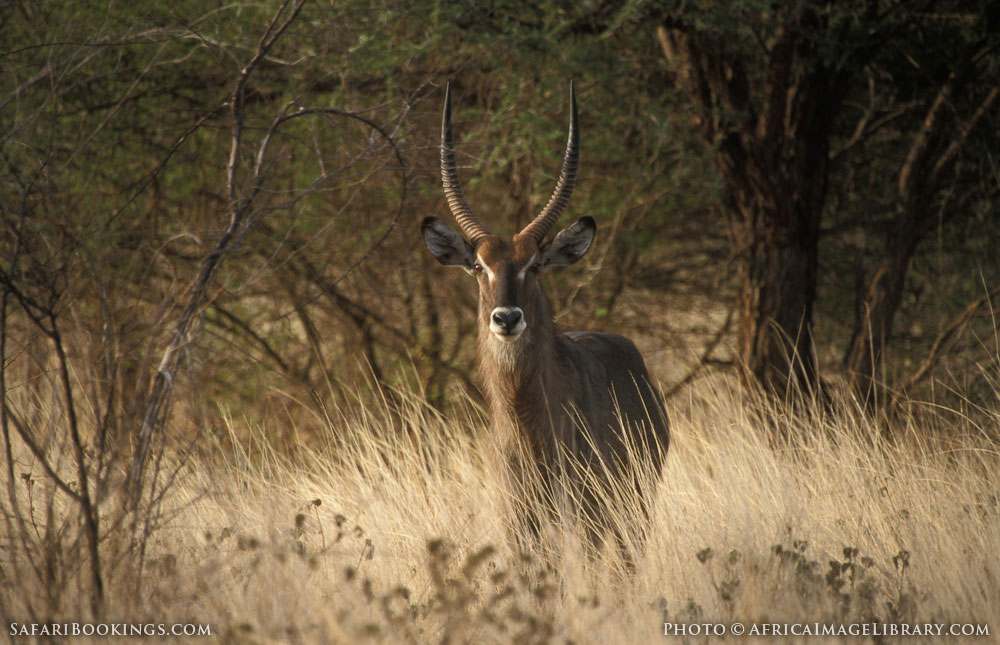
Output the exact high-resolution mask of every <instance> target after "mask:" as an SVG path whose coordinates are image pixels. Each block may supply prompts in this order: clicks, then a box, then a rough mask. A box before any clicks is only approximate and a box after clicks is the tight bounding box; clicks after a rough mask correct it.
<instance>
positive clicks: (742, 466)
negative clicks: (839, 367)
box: [0, 379, 1000, 645]
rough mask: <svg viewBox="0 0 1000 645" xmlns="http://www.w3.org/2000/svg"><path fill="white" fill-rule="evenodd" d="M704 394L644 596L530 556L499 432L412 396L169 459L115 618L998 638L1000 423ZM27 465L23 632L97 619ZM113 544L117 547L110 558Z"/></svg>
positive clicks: (346, 631)
mask: <svg viewBox="0 0 1000 645" xmlns="http://www.w3.org/2000/svg"><path fill="white" fill-rule="evenodd" d="M685 397H686V398H682V399H681V398H675V399H673V400H672V401H670V405H669V411H670V414H671V417H672V443H671V447H670V452H669V455H668V457H667V460H666V465H665V467H664V471H663V475H662V481H661V483H660V486H659V489H658V494H657V499H656V501H655V503H654V504H653V507H652V508H653V510H652V514H651V515H652V519H651V528H650V531H649V535H648V538H647V542H646V544H645V545H644V546H641V545H633V547H634V548H636V549H637V550H638V551H639V552H640V555H639V556H638V561H637V570H636V571H635V573H634V574H633V575H628V574H623V572H622V566H621V561H620V558H619V555H618V553H617V551H616V550H615V549H610V548H609V549H605V551H604V552H602V553H601V554H599V555H588V553H587V551H586V549H585V547H584V544H585V543H584V541H583V538H582V537H581V535H580V531H579V527H577V526H576V525H575V523H574V522H573V521H572V520H571V519H569V518H567V520H566V521H565V522H560V523H558V524H556V525H553V526H550V527H548V528H547V531H546V533H547V535H546V539H545V540H544V543H545V545H546V548H545V550H544V552H542V551H540V552H538V553H529V554H519V553H515V550H514V548H513V547H512V541H511V540H510V538H509V530H510V526H509V523H508V520H507V518H506V517H505V516H504V513H503V510H502V509H503V507H504V499H503V495H504V493H503V491H502V489H501V488H500V486H499V485H498V481H497V478H496V476H495V473H493V472H491V471H490V469H489V468H488V467H487V466H485V464H486V463H488V460H487V459H485V457H484V452H483V448H482V447H481V446H482V445H483V443H484V442H482V441H481V438H482V436H483V434H484V433H487V432H489V430H488V428H487V426H486V424H485V422H484V420H483V418H482V416H481V415H480V414H479V413H478V412H477V411H476V410H475V409H474V408H473V406H471V405H468V406H466V407H465V408H464V409H463V411H460V412H458V413H455V414H454V415H452V416H451V417H450V418H444V417H442V416H441V415H440V414H438V413H436V412H434V411H432V410H430V409H428V408H427V407H425V406H424V405H423V404H422V403H421V402H420V401H419V399H418V397H417V396H415V395H407V394H401V395H398V396H396V397H394V401H395V403H394V406H395V408H396V409H395V410H393V411H392V412H390V410H389V409H388V408H389V407H390V406H389V404H388V403H386V404H385V405H383V406H374V407H370V408H369V409H367V410H361V411H354V412H349V411H330V412H329V414H327V415H326V417H325V418H324V420H323V424H324V427H325V428H326V432H328V433H329V434H328V437H327V440H326V443H325V445H323V446H321V447H319V448H316V447H305V446H302V447H301V449H299V450H297V451H295V452H294V454H289V453H288V451H287V450H278V449H276V448H274V447H273V446H272V444H271V443H270V442H269V440H268V437H269V436H270V435H271V434H272V428H271V427H269V426H271V425H273V424H280V423H283V422H284V421H282V420H280V419H246V418H241V417H239V416H232V417H229V418H228V421H227V424H226V428H225V432H224V433H223V435H224V434H225V433H229V435H230V437H226V436H221V437H216V439H215V440H216V441H218V442H219V445H218V446H213V445H207V444H206V443H205V442H207V441H208V440H207V439H205V440H203V441H202V444H201V445H200V446H199V450H198V451H197V452H198V456H191V455H188V456H187V457H182V453H181V451H179V450H178V451H176V452H175V453H173V454H168V460H171V461H173V462H174V463H175V464H179V465H180V470H179V476H178V477H177V479H176V480H175V481H174V482H173V483H172V484H171V486H170V487H169V488H168V490H167V493H166V496H165V498H164V502H163V505H162V509H161V510H162V515H161V516H160V517H159V518H158V526H159V528H157V529H156V530H155V531H154V532H153V533H152V534H151V535H150V536H149V538H148V540H147V544H146V548H145V557H144V560H143V563H142V564H143V567H142V569H141V574H138V575H137V573H136V572H137V570H138V569H137V566H138V565H137V562H136V561H135V559H134V558H133V559H116V558H112V557H109V558H107V559H106V562H105V563H104V564H103V567H104V579H105V586H106V589H107V590H106V602H105V607H106V616H105V617H104V620H106V621H119V622H131V623H137V622H143V623H145V622H156V623H208V624H210V625H211V626H212V631H213V634H214V638H215V639H216V640H217V641H219V642H250V643H253V642H259V643H277V642H290V643H292V642H294V643H355V642H373V643H397V642H398V643H517V644H518V645H524V644H525V643H568V642H573V643H644V642H650V641H654V640H656V639H660V638H663V630H664V623H665V622H670V623H689V624H694V623H706V622H707V623H714V622H722V623H727V624H729V623H732V622H734V621H740V622H743V623H745V624H747V625H750V624H751V623H754V622H757V623H761V622H768V623H770V622H778V623H786V622H807V623H810V624H811V623H815V622H820V623H835V624H841V623H851V622H870V621H880V622H894V623H903V622H905V623H929V622H934V623H979V624H987V625H989V628H990V630H991V631H990V633H991V634H992V635H993V636H992V637H991V638H996V636H995V634H996V633H997V630H1000V593H998V591H997V590H998V588H1000V558H998V557H997V554H998V553H1000V441H998V437H1000V416H998V415H997V413H996V412H995V411H994V412H989V411H979V413H978V414H977V416H976V417H975V418H973V417H972V416H970V415H964V414H961V413H959V412H957V411H954V410H943V409H924V408H922V407H921V406H918V405H917V404H913V406H911V409H910V413H909V414H908V415H906V416H904V417H902V418H899V419H896V420H894V421H892V422H885V421H873V420H871V419H870V418H869V417H868V416H866V415H865V414H863V413H862V412H861V411H860V410H857V409H855V408H854V407H852V406H851V405H850V403H849V402H842V403H841V404H840V405H837V406H834V408H835V409H836V411H835V412H829V411H822V410H818V409H815V408H813V409H811V410H806V411H803V409H802V408H799V410H800V413H799V414H796V413H794V412H789V411H788V410H787V409H784V408H777V407H776V408H774V409H771V410H763V411H762V410H760V409H753V408H751V406H750V405H749V404H748V403H747V402H746V400H745V399H744V398H743V397H742V396H741V394H740V393H739V392H738V391H737V390H736V388H735V387H734V386H732V385H731V384H730V383H728V382H727V381H726V380H724V379H719V380H716V381H702V382H701V383H700V384H698V385H696V386H694V387H693V388H691V389H690V390H689V391H688V392H687V393H686V394H685ZM28 404H29V403H28V402H22V405H28ZM39 404H40V402H37V401H36V402H35V405H39ZM400 406H401V408H400ZM400 409H401V410H402V412H400V411H399V410H400ZM36 412H37V413H38V414H41V410H36ZM36 420H37V421H38V422H45V420H44V419H42V418H41V417H38V416H37V415H36ZM49 421H50V422H51V421H53V420H49ZM775 437H782V438H781V439H775ZM230 439H232V440H231V441H230ZM222 444H225V445H227V446H228V447H227V448H225V449H223V448H222ZM234 446H235V447H234ZM19 450H20V449H18V448H17V447H16V446H15V454H17V459H16V463H15V468H14V469H13V471H14V474H15V477H16V478H20V479H19V480H18V481H15V482H14V484H13V487H14V489H15V490H17V491H18V493H17V495H18V496H19V504H20V505H21V507H22V508H30V509H31V513H30V517H31V521H30V522H29V523H27V524H26V525H23V526H22V525H19V524H17V523H16V522H13V521H11V519H10V514H9V513H8V514H7V521H6V522H5V523H4V524H3V528H2V530H3V531H4V533H5V535H4V536H3V538H2V544H3V545H4V546H3V547H0V576H2V584H3V586H2V597H3V600H2V612H3V616H4V618H5V620H6V621H7V622H8V623H9V622H17V623H31V622H44V621H48V622H53V623H63V622H72V621H83V622H86V621H87V620H88V616H87V614H86V612H87V609H86V608H87V607H88V606H89V605H88V602H87V601H86V595H87V594H88V593H90V592H91V591H92V590H90V589H89V588H88V580H89V578H88V577H87V576H86V575H84V573H83V572H82V571H81V567H80V565H79V564H76V565H75V563H74V557H76V555H77V551H78V550H79V546H78V544H77V543H76V542H74V541H73V540H72V539H67V540H64V541H61V542H59V541H53V544H58V545H61V546H59V547H58V548H53V551H54V552H52V553H48V554H47V555H46V558H48V559H49V561H48V562H41V563H39V562H29V561H28V560H29V558H30V557H35V555H32V554H34V553H35V552H33V551H32V552H30V553H29V550H27V549H26V548H23V545H24V544H27V543H28V542H30V541H31V540H32V539H34V535H27V536H25V535H22V534H21V532H23V531H27V532H29V533H33V534H37V535H44V534H46V528H48V529H51V528H52V527H58V526H60V524H61V523H62V524H65V526H63V528H62V529H61V530H65V531H66V532H67V535H72V530H73V522H74V520H73V519H72V514H71V513H70V510H71V505H69V504H66V503H64V502H63V503H60V502H58V499H59V498H60V493H59V492H58V491H55V490H53V488H52V486H51V485H46V484H45V483H44V482H45V479H46V477H45V473H42V472H40V471H39V470H38V466H37V464H36V463H35V462H34V461H33V459H32V457H31V455H29V454H26V452H25V451H24V450H20V451H19ZM66 467H69V464H67V465H66ZM25 475H27V477H25ZM2 476H3V477H4V479H5V481H4V482H3V487H4V489H8V485H9V483H10V482H9V481H8V480H9V475H8V472H7V469H4V474H3V475H2ZM31 481H34V482H36V485H34V487H33V489H32V490H30V491H29V488H30V486H29V482H31ZM52 500H55V501H54V502H53V503H50V501H52ZM5 504H6V501H5ZM114 505H115V502H114V500H113V496H112V495H109V496H108V498H107V499H105V500H104V501H103V502H102V506H101V508H102V512H109V513H110V509H111V508H113V507H114ZM616 521H621V522H631V521H635V520H634V518H633V517H632V515H631V514H630V512H629V510H628V509H625V510H624V511H622V513H621V516H620V517H618V518H616ZM105 526H106V527H107V528H106V530H108V531H114V530H117V529H115V527H113V526H110V527H109V526H108V525H107V524H105ZM121 530H124V528H122V529H121ZM25 538H27V541H26V540H25ZM121 539H122V540H125V539H126V538H125V537H124V536H123V537H122V538H121ZM115 542H116V540H115V536H114V535H105V536H104V541H103V544H104V547H105V548H106V549H107V550H108V553H109V554H111V553H112V551H113V552H114V553H120V552H122V551H121V550H120V549H119V550H118V551H114V548H115V547H114V544H115ZM74 549H76V551H74ZM39 566H40V567H43V568H44V567H46V566H51V567H61V570H62V572H63V573H62V574H61V575H62V576H63V579H64V583H65V584H66V585H67V587H66V589H69V591H68V592H67V591H65V590H64V591H63V592H62V593H53V591H52V590H51V589H49V588H47V587H46V585H45V584H43V583H42V582H40V580H41V578H39V577H38V576H37V575H35V574H33V573H32V571H34V570H35V568H36V567H39ZM82 640H86V639H82ZM119 640H120V639H119ZM716 640H719V639H717V638H715V637H712V638H709V639H702V638H699V639H698V640H697V642H714V641H716ZM856 640H857V641H858V642H865V639H863V638H861V639H856ZM78 641H79V639H74V642H78ZM729 641H732V637H731V636H730V637H729ZM811 642H822V639H812V640H811ZM883 642H893V639H892V638H889V639H887V640H886V641H883Z"/></svg>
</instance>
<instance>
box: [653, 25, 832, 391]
mask: <svg viewBox="0 0 1000 645" xmlns="http://www.w3.org/2000/svg"><path fill="white" fill-rule="evenodd" d="M788 20H789V22H788V24H787V25H785V26H784V27H783V28H781V29H779V30H778V31H777V32H776V36H775V40H774V43H773V45H772V46H771V47H770V48H769V49H768V51H767V54H766V57H765V60H764V61H762V63H763V64H764V65H765V66H766V70H767V73H766V74H765V75H763V76H757V75H751V74H748V73H747V71H746V66H745V64H744V63H745V61H744V57H743V56H741V55H740V54H739V52H738V51H735V50H733V49H732V47H731V43H729V42H727V41H726V40H724V39H723V38H721V37H720V36H719V34H717V33H713V32H705V31H700V30H697V29H692V28H690V27H689V26H686V25H683V24H679V23H677V22H676V21H674V22H670V21H668V22H667V24H666V25H664V26H663V27H661V28H660V29H659V30H658V32H657V35H658V37H659V40H660V45H661V47H662V49H663V53H664V56H665V57H666V58H667V60H668V61H670V62H671V63H672V64H673V65H674V69H675V70H676V72H677V77H678V82H679V85H680V86H681V87H684V88H685V89H686V91H687V93H688V95H689V97H690V98H691V99H692V101H693V102H694V103H695V105H696V106H697V107H699V108H701V109H700V110H696V113H695V115H694V117H693V118H694V119H695V121H696V123H697V125H698V126H699V128H700V129H701V131H702V134H703V136H704V138H705V140H706V141H707V142H708V143H709V144H710V145H712V146H713V147H715V148H716V153H715V161H716V166H717V167H718V169H719V174H720V176H721V177H722V180H723V183H724V185H725V188H726V201H725V206H726V210H727V211H728V212H729V215H730V219H731V221H732V222H733V223H734V228H735V230H736V234H737V239H736V245H737V250H738V257H739V259H740V263H741V272H740V276H741V285H740V302H739V306H738V308H737V310H738V314H739V315H738V333H737V351H738V357H737V358H738V363H739V368H740V377H741V380H742V381H743V384H744V385H745V386H747V387H748V388H750V389H751V390H756V389H758V388H763V390H764V391H765V392H767V393H769V394H772V395H774V396H776V397H778V398H779V399H787V398H788V395H789V394H790V393H791V392H792V391H803V392H814V391H815V390H816V388H817V386H818V385H819V380H818V370H817V367H816V363H815V356H814V353H813V336H812V310H813V301H814V300H815V297H816V274H817V258H818V241H819V223H820V220H821V218H822V215H823V207H824V204H825V202H826V187H827V165H828V151H829V144H828V142H829V132H830V124H831V120H832V118H833V115H834V114H835V113H836V110H837V106H838V105H839V103H840V101H841V99H842V96H843V93H842V89H841V88H842V82H843V79H842V78H840V77H839V76H838V74H836V73H835V72H833V71H831V70H829V69H827V68H825V67H823V66H822V65H820V64H819V63H817V62H816V60H815V56H814V55H813V53H812V51H811V49H810V48H811V45H810V44H809V42H808V41H807V40H806V39H804V38H802V36H801V35H800V29H799V26H800V25H798V24H797V23H796V22H795V21H796V20H800V21H805V20H812V18H810V17H809V16H799V17H790V18H789V19H788ZM751 64H752V61H751Z"/></svg>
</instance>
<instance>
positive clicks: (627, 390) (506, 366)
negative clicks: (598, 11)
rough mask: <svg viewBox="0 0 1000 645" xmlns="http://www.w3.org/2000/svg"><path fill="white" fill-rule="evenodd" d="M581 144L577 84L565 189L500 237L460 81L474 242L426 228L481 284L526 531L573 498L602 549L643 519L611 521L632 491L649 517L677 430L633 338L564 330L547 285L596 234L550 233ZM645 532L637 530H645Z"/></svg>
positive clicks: (489, 357) (490, 370)
mask: <svg viewBox="0 0 1000 645" xmlns="http://www.w3.org/2000/svg"><path fill="white" fill-rule="evenodd" d="M579 149H580V135H579V126H578V124H577V107H576V93H575V91H574V89H573V85H572V83H571V84H570V125H569V141H568V143H567V146H566V154H565V157H564V159H563V166H562V172H561V174H560V176H559V180H558V182H557V184H556V189H555V192H554V193H553V194H552V197H551V199H550V200H549V202H548V204H547V205H546V206H545V208H544V209H542V211H541V213H540V214H539V215H538V216H537V217H536V218H535V219H534V220H533V221H531V222H530V223H529V224H528V225H527V226H526V227H525V228H524V229H523V230H522V231H521V232H520V233H518V234H517V235H515V236H514V237H513V239H510V240H507V239H504V238H502V237H499V236H496V235H493V234H491V233H490V232H489V231H488V230H487V229H486V228H485V227H484V226H483V224H482V223H480V221H479V220H478V219H477V218H476V216H475V215H473V214H472V211H471V210H470V209H469V206H468V204H467V203H466V200H465V197H464V195H463V193H462V186H461V183H460V181H459V178H458V170H457V168H456V164H455V151H454V148H453V144H452V134H451V88H450V85H449V87H448V88H447V89H446V91H445V102H444V114H443V116H442V122H441V178H442V183H443V185H444V193H445V197H446V198H447V201H448V206H449V208H450V209H451V213H452V215H454V217H455V220H456V222H457V223H458V225H459V227H460V228H461V230H462V233H464V234H465V236H466V237H467V238H468V240H466V239H464V238H463V237H462V235H461V234H459V233H458V232H457V231H455V230H454V229H452V228H451V227H449V226H447V225H446V224H444V223H443V222H442V221H441V220H439V219H437V218H436V217H427V218H425V219H424V220H423V222H422V224H421V232H422V233H423V237H424V240H425V241H426V243H427V247H428V248H429V249H430V252H431V253H432V254H433V255H434V257H435V258H437V261H438V262H440V263H441V264H443V265H446V266H457V267H461V268H463V269H465V270H466V271H467V272H468V273H469V274H470V275H472V276H473V277H474V278H476V281H477V282H478V283H479V329H478V333H479V367H480V371H481V375H482V380H483V384H484V386H485V390H486V392H485V394H486V397H487V399H488V401H489V404H490V416H491V433H490V434H491V436H492V439H493V440H494V446H495V447H497V448H498V449H499V450H498V451H496V452H497V454H499V456H500V457H501V459H502V461H501V464H500V465H501V467H502V469H503V474H504V477H505V479H506V482H507V484H508V491H507V492H508V498H509V500H510V501H511V502H513V504H514V508H515V512H516V516H517V518H518V520H519V521H520V522H521V524H522V528H527V529H528V530H529V531H530V532H532V533H534V534H535V535H536V536H537V534H538V530H539V521H540V519H541V518H540V517H539V509H540V508H545V509H549V510H555V509H559V508H566V504H567V503H568V505H569V507H570V508H571V509H572V510H574V511H576V513H577V517H578V518H579V519H581V520H582V521H583V524H584V525H585V526H586V527H587V532H588V534H589V537H590V539H591V541H592V543H594V545H595V546H598V548H599V541H600V540H601V539H603V536H604V535H606V534H607V533H608V531H609V530H610V531H611V532H612V533H613V534H614V535H615V538H616V539H617V540H618V543H619V545H620V546H622V547H624V543H625V540H624V539H623V538H624V535H623V529H625V530H629V531H631V530H632V527H622V526H620V524H621V522H617V523H614V522H612V521H611V520H609V513H608V510H609V509H608V505H609V503H614V502H623V501H629V500H630V501H631V504H632V506H631V508H632V509H637V510H639V511H640V513H639V515H645V513H646V506H647V504H648V500H649V498H650V497H651V493H652V491H651V490H649V487H648V486H646V482H655V481H656V479H657V477H658V475H659V472H660V467H661V464H662V460H663V456H664V454H665V453H666V450H667V445H668V441H669V432H668V427H667V416H666V413H665V411H664V409H663V405H662V403H661V401H660V398H659V397H658V396H657V394H656V393H655V392H654V390H653V388H652V386H651V384H650V381H649V375H648V373H647V372H646V366H645V364H644V363H643V360H642V356H641V355H640V354H639V351H638V350H637V349H636V347H635V345H634V344H633V343H632V341H630V340H629V339H627V338H625V337H623V336H619V335H617V334H607V333H597V332H585V331H577V332H566V333H560V332H559V331H558V329H557V328H556V326H555V323H554V322H553V320H552V310H551V307H550V305H549V302H548V300H547V299H546V297H545V293H544V292H543V291H542V288H541V285H540V283H539V278H540V277H541V275H542V274H543V273H545V272H546V271H548V270H549V269H551V268H552V267H555V266H561V265H568V264H573V263H574V262H576V261H577V260H579V259H580V258H581V257H582V256H583V255H584V254H585V253H586V252H587V250H588V249H589V248H590V245H591V243H592V242H593V240H594V233H595V231H596V225H595V223H594V220H593V218H591V217H583V218H581V219H580V220H579V221H577V222H576V223H575V224H573V225H572V226H570V227H569V228H567V229H565V230H563V231H561V232H560V233H558V234H557V235H556V236H555V237H553V238H552V239H551V240H550V241H549V242H545V241H544V240H545V236H546V233H548V231H549V229H551V228H552V225H553V224H555V222H556V220H557V219H558V218H559V215H560V214H561V213H562V211H563V210H564V209H565V208H566V204H567V202H568V200H569V197H570V193H571V192H572V190H573V185H574V183H575V182H576V175H577V166H578V163H579ZM553 517H554V515H553ZM619 517H621V515H619ZM626 517H627V515H626ZM639 524H643V525H644V524H645V522H644V521H643V522H640V523H639ZM642 532H643V531H642V528H638V531H637V534H638V535H640V536H641V534H642ZM515 533H516V535H522V534H523V531H516V532H515ZM623 555H625V556H626V559H627V561H628V558H627V556H628V554H627V553H625V552H624V551H623Z"/></svg>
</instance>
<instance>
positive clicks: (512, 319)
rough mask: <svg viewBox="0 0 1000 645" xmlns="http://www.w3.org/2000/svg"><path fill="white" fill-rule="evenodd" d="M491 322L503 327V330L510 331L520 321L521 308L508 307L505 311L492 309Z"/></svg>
mask: <svg viewBox="0 0 1000 645" xmlns="http://www.w3.org/2000/svg"><path fill="white" fill-rule="evenodd" d="M493 322H494V323H495V324H496V325H497V326H498V327H501V328H503V330H504V331H510V330H511V329H513V328H514V327H516V326H517V324H518V323H519V322H521V310H520V309H508V310H506V311H494V312H493Z"/></svg>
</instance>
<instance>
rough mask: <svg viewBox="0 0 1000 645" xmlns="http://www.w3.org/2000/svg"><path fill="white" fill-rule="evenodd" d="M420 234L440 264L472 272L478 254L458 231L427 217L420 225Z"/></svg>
mask: <svg viewBox="0 0 1000 645" xmlns="http://www.w3.org/2000/svg"><path fill="white" fill-rule="evenodd" d="M420 232H421V233H422V234H423V236H424V242H426V243H427V248H428V249H430V251H431V255H433V256H434V259H436V260H437V261H438V262H440V263H441V264H443V265H445V266H449V267H462V268H463V269H466V270H467V271H471V270H472V267H473V265H474V264H475V263H476V252H475V249H473V248H472V245H471V244H469V243H468V242H466V241H465V240H464V239H463V238H462V236H461V235H459V233H458V231H456V230H455V229H453V228H451V227H450V226H448V225H447V224H445V223H444V222H442V221H441V220H439V219H438V218H436V217H425V218H424V221H422V222H421V223H420Z"/></svg>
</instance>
